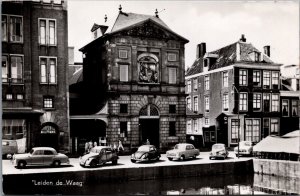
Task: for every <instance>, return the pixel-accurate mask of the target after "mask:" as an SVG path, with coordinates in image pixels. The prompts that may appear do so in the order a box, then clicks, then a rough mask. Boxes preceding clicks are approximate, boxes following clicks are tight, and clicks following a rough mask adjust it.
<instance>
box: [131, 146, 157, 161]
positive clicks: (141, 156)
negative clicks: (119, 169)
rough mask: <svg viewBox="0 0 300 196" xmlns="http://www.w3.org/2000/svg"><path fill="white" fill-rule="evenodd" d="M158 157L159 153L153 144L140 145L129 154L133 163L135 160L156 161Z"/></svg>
mask: <svg viewBox="0 0 300 196" xmlns="http://www.w3.org/2000/svg"><path fill="white" fill-rule="evenodd" d="M159 159H160V153H159V152H158V150H157V149H156V148H155V146H153V145H142V146H140V147H139V148H138V150H137V151H136V152H135V153H134V154H132V155H131V158H130V160H131V162H132V163H135V162H137V161H139V162H143V161H158V160H159Z"/></svg>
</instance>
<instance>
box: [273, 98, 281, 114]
mask: <svg viewBox="0 0 300 196" xmlns="http://www.w3.org/2000/svg"><path fill="white" fill-rule="evenodd" d="M275 96H277V99H273V97H275ZM279 99H280V95H279V94H272V96H271V112H280V109H279V107H280V105H279V104H280V103H279ZM275 103H276V104H275ZM275 107H276V109H274V108H275Z"/></svg>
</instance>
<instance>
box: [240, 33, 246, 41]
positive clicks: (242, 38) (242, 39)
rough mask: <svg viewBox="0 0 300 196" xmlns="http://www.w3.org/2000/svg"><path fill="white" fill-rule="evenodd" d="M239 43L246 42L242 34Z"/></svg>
mask: <svg viewBox="0 0 300 196" xmlns="http://www.w3.org/2000/svg"><path fill="white" fill-rule="evenodd" d="M240 41H241V42H246V38H245V35H244V34H242V37H241V39H240Z"/></svg>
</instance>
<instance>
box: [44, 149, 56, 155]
mask: <svg viewBox="0 0 300 196" xmlns="http://www.w3.org/2000/svg"><path fill="white" fill-rule="evenodd" d="M44 155H54V154H53V152H52V151H50V150H44Z"/></svg>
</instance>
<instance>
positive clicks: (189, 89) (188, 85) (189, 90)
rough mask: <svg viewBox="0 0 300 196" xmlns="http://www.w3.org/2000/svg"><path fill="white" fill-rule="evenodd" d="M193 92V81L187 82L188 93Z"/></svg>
mask: <svg viewBox="0 0 300 196" xmlns="http://www.w3.org/2000/svg"><path fill="white" fill-rule="evenodd" d="M190 92H192V81H191V80H188V81H187V93H190Z"/></svg>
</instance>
